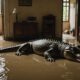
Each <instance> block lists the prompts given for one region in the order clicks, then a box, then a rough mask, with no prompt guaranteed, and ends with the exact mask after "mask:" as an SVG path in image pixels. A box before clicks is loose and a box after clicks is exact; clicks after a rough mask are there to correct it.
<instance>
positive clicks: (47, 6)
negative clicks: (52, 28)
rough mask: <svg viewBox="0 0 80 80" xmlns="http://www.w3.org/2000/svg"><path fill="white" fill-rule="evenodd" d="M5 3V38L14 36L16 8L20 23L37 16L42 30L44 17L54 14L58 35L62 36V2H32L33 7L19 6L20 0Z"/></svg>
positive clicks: (48, 0)
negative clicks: (14, 11)
mask: <svg viewBox="0 0 80 80" xmlns="http://www.w3.org/2000/svg"><path fill="white" fill-rule="evenodd" d="M5 1H6V5H5V17H6V18H5V34H6V35H5V37H12V36H13V23H14V21H15V15H14V14H12V11H13V9H14V8H17V12H18V17H19V21H22V20H26V18H27V17H28V16H36V17H37V20H38V22H39V24H40V25H39V29H41V21H42V16H44V15H47V14H53V15H54V16H56V35H57V36H59V37H60V36H61V30H62V0H32V6H18V0H5ZM6 11H7V12H6Z"/></svg>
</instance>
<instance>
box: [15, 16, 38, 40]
mask: <svg viewBox="0 0 80 80" xmlns="http://www.w3.org/2000/svg"><path fill="white" fill-rule="evenodd" d="M37 35H38V23H37V21H36V18H35V17H28V18H27V20H26V21H22V22H15V23H14V39H33V38H36V37H37Z"/></svg>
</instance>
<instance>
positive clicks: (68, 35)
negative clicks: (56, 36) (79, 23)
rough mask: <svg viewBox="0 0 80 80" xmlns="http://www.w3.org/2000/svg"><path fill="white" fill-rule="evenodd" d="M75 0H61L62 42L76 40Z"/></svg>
mask: <svg viewBox="0 0 80 80" xmlns="http://www.w3.org/2000/svg"><path fill="white" fill-rule="evenodd" d="M76 29H77V28H76V0H63V30H62V31H63V32H62V39H63V42H66V43H70V44H73V43H75V42H76Z"/></svg>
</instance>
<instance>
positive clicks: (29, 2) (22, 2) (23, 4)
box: [18, 0, 32, 6]
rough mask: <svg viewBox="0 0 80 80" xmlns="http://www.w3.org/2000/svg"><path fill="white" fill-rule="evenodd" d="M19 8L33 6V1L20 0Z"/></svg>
mask: <svg viewBox="0 0 80 80" xmlns="http://www.w3.org/2000/svg"><path fill="white" fill-rule="evenodd" d="M18 4H19V6H32V0H18Z"/></svg>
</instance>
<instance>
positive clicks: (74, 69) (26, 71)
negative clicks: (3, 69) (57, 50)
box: [0, 40, 80, 80]
mask: <svg viewBox="0 0 80 80" xmlns="http://www.w3.org/2000/svg"><path fill="white" fill-rule="evenodd" d="M16 44H18V43H16V42H12V41H3V40H1V41H0V46H2V47H6V46H10V45H16ZM1 56H2V57H4V58H5V60H6V66H7V67H8V68H9V70H10V71H8V73H6V75H7V78H8V79H7V80H80V63H76V62H72V61H69V60H65V59H60V60H56V61H55V62H52V63H50V62H47V61H46V60H45V59H44V58H43V57H41V56H38V55H35V54H32V55H22V56H16V55H15V52H7V53H1Z"/></svg>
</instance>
